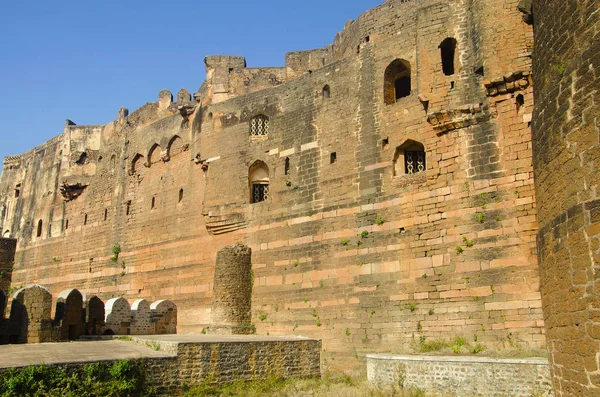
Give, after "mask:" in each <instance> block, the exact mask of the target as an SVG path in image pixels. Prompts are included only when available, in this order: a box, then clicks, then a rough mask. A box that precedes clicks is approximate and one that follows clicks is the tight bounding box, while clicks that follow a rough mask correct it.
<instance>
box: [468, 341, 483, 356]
mask: <svg viewBox="0 0 600 397" xmlns="http://www.w3.org/2000/svg"><path fill="white" fill-rule="evenodd" d="M484 350H485V347H484V346H483V345H482V344H481V343H478V344H476V345H475V346H473V347H471V348H470V349H469V351H470V352H471V354H477V353H481V352H482V351H484Z"/></svg>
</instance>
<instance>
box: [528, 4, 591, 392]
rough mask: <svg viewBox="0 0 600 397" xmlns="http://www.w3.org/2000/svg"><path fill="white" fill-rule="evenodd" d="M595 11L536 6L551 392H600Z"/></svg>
mask: <svg viewBox="0 0 600 397" xmlns="http://www.w3.org/2000/svg"><path fill="white" fill-rule="evenodd" d="M599 8H600V1H598V0H564V1H556V0H534V2H533V21H534V29H535V47H534V52H533V54H534V62H533V76H534V86H535V111H534V117H533V165H534V170H535V193H536V202H537V207H538V222H539V226H540V229H539V232H538V236H537V241H538V258H539V264H540V288H541V292H542V306H543V311H544V323H545V327H546V339H547V343H548V350H549V353H550V364H551V367H550V369H551V372H552V377H553V384H554V391H555V395H556V396H598V395H600V366H599V360H598V357H599V355H600V316H599V315H598V313H600V278H599V277H598V274H599V267H600V139H599V135H600V127H599V126H600V80H599V78H598V76H599V74H600V30H599V29H598V27H599V26H600V12H599V11H598V9H599Z"/></svg>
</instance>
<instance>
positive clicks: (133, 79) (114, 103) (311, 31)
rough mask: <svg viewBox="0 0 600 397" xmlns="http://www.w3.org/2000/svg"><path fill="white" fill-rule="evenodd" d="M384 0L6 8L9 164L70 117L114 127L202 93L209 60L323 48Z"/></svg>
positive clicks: (84, 1)
mask: <svg viewBox="0 0 600 397" xmlns="http://www.w3.org/2000/svg"><path fill="white" fill-rule="evenodd" d="M382 2H383V0H344V1H340V0H303V1H297V2H295V1H289V0H287V1H286V0H278V1H275V0H264V1H259V2H248V1H241V0H230V1H214V2H205V1H201V0H196V1H189V0H182V1H178V2H169V1H164V0H163V1H156V0H145V1H134V0H119V1H117V0H102V1H93V2H92V1H89V0H78V1H74V0H60V1H47V0H45V1H41V0H32V1H29V2H25V1H3V2H2V4H1V6H0V89H1V94H0V120H2V122H1V124H0V139H1V140H0V159H2V158H4V156H6V155H11V154H18V153H23V152H25V151H27V150H29V149H31V148H33V147H35V146H37V145H39V144H41V143H43V142H45V141H46V140H48V139H50V138H52V137H54V136H56V135H58V134H60V133H61V132H62V130H63V126H64V122H65V120H66V119H71V120H73V121H74V122H75V123H76V124H79V125H83V124H105V123H108V122H109V121H111V120H114V119H115V118H116V116H117V111H118V109H119V107H121V106H125V107H127V108H128V109H129V110H130V111H133V110H134V109H136V108H138V107H139V106H141V105H142V104H144V103H146V102H152V101H156V98H157V95H158V92H159V91H160V90H162V89H165V88H166V89H168V90H170V91H171V92H172V93H173V94H174V95H175V94H176V93H177V91H179V89H181V88H186V89H188V90H189V91H190V92H192V93H193V92H196V90H197V89H198V88H199V87H200V85H201V84H202V82H203V81H204V77H205V69H204V61H203V59H204V57H205V56H207V55H215V54H226V55H243V56H245V57H246V62H247V64H248V66H249V67H257V66H283V64H284V60H285V53H286V52H289V51H298V50H305V49H311V48H319V47H324V46H326V45H327V44H330V43H332V42H333V38H334V36H335V33H336V32H338V31H341V30H342V29H343V27H344V24H345V23H346V21H347V20H348V19H356V17H358V15H360V14H361V13H362V12H364V11H366V10H368V9H370V8H373V7H375V6H377V5H379V4H381V3H382Z"/></svg>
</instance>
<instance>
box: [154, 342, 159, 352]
mask: <svg viewBox="0 0 600 397" xmlns="http://www.w3.org/2000/svg"><path fill="white" fill-rule="evenodd" d="M152 348H153V349H154V350H156V351H159V350H160V343H158V342H155V341H153V342H152Z"/></svg>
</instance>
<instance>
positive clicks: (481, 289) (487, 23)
mask: <svg viewBox="0 0 600 397" xmlns="http://www.w3.org/2000/svg"><path fill="white" fill-rule="evenodd" d="M517 3H518V1H517V0H481V1H480V0H478V1H475V2H471V1H467V0H457V1H451V2H448V1H440V0H420V1H401V0H389V1H387V2H385V3H384V4H382V5H381V6H379V7H377V8H374V9H372V10H369V11H367V12H365V13H364V14H362V15H361V16H360V17H359V18H358V19H357V20H356V21H353V22H350V23H348V24H347V25H346V27H345V28H344V31H343V32H341V33H339V34H338V35H337V36H336V37H335V39H334V41H333V44H332V45H330V46H328V47H326V48H323V49H317V50H311V51H301V52H294V53H290V54H288V55H287V56H286V66H285V67H282V68H264V69H248V68H246V67H245V66H246V65H245V60H244V58H243V57H228V56H216V57H207V58H206V62H205V63H206V70H207V74H206V80H205V82H204V83H203V84H202V86H201V87H200V89H199V90H198V91H197V92H196V93H195V94H194V95H189V93H188V92H187V91H185V90H183V91H181V92H180V93H179V94H178V95H177V98H176V100H175V101H173V96H172V95H171V94H170V93H169V92H168V91H163V92H161V93H160V94H159V98H158V101H157V102H154V103H148V104H146V105H144V106H143V107H142V108H140V109H138V110H136V111H134V112H132V113H128V111H127V110H126V109H121V110H120V111H119V113H118V118H117V120H115V121H114V122H111V123H109V124H107V125H104V126H77V125H74V124H73V123H72V122H67V124H66V125H65V130H64V133H63V134H62V135H60V136H59V137H57V138H55V139H53V140H51V141H49V142H47V143H45V144H44V145H42V146H39V147H37V148H35V149H33V150H31V151H30V152H27V153H25V154H23V155H20V156H14V157H9V158H6V159H5V161H4V164H3V173H2V179H1V181H0V205H2V206H3V214H4V216H3V217H2V220H1V224H0V226H1V228H2V230H4V231H7V235H8V236H10V237H16V238H18V240H19V246H18V249H17V255H16V261H15V262H16V263H15V268H14V271H13V276H12V277H13V284H16V285H19V284H21V283H22V284H26V283H29V282H39V283H43V284H44V285H47V286H48V287H49V288H50V289H51V291H53V292H58V291H61V290H63V289H65V288H67V287H70V286H76V287H78V288H80V289H82V290H86V291H90V292H91V293H93V294H95V295H98V296H99V297H100V298H102V299H105V300H107V299H110V298H112V297H115V296H123V297H124V298H125V299H128V300H130V301H133V300H136V299H147V300H149V301H151V300H154V299H157V298H158V297H161V298H162V297H164V298H166V299H169V300H171V301H173V302H174V303H175V304H176V305H177V307H178V308H179V319H178V325H177V326H178V331H179V332H180V333H181V332H191V331H193V332H200V331H201V330H202V329H203V328H206V327H207V326H209V325H210V322H211V307H212V298H213V295H214V292H213V291H215V288H216V286H215V285H214V284H213V283H214V280H215V266H216V263H217V260H216V259H217V258H216V256H217V252H218V251H219V250H220V249H222V248H223V247H226V246H230V245H232V244H235V243H242V244H244V245H247V246H248V247H250V248H251V250H252V267H253V271H252V281H253V289H252V320H251V321H252V323H254V324H255V326H256V328H257V333H259V334H266V333H267V332H268V333H270V334H271V335H282V334H302V335H308V336H318V337H321V338H323V344H324V348H325V350H326V352H325V353H324V358H325V360H324V364H325V368H326V369H333V370H338V369H349V368H360V367H361V366H362V364H363V363H364V361H363V359H364V353H366V352H377V351H387V350H388V349H389V348H390V346H395V347H397V348H399V349H401V348H405V347H407V346H408V345H409V344H410V342H411V341H412V340H413V339H414V338H419V337H424V338H439V337H444V338H448V337H449V336H453V335H458V334H462V335H465V336H469V337H474V336H477V338H478V340H479V341H480V342H481V343H485V344H488V345H489V346H490V347H494V348H495V347H498V346H499V347H501V346H502V345H503V344H507V343H504V342H507V341H508V338H509V337H510V338H511V340H515V339H516V340H519V341H520V343H522V344H524V345H526V346H543V345H544V343H545V342H544V334H543V320H542V313H541V301H540V293H539V287H538V283H539V280H538V268H537V255H536V250H535V235H536V233H537V230H538V229H537V222H536V203H535V199H534V192H533V174H532V155H531V136H530V128H529V122H530V120H531V112H532V108H533V94H532V92H533V91H532V90H533V88H532V85H531V82H530V80H529V77H528V76H530V75H531V49H532V45H533V36H532V28H531V26H530V25H527V24H526V23H525V22H523V20H522V14H521V12H520V11H519V9H518V4H517ZM443 43H444V45H443V46H442V47H443V49H444V51H443V52H444V54H445V55H444V57H445V61H444V62H443V61H442V49H441V48H440V46H441V45H442V44H443ZM516 76H520V77H519V78H517V77H516ZM523 78H525V80H526V82H525V81H523ZM199 79H200V77H199ZM500 81H502V83H500ZM521 82H523V84H521ZM525 83H527V84H525ZM490 87H492V88H494V90H495V91H494V90H490ZM505 91H506V92H505ZM17 190H18V191H19V193H18V194H17V193H16V192H17ZM38 235H39V236H38ZM115 247H118V248H119V249H118V250H114V249H113V248H115ZM115 251H118V254H115ZM356 357H358V359H357V358H356ZM331 358H335V360H331Z"/></svg>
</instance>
